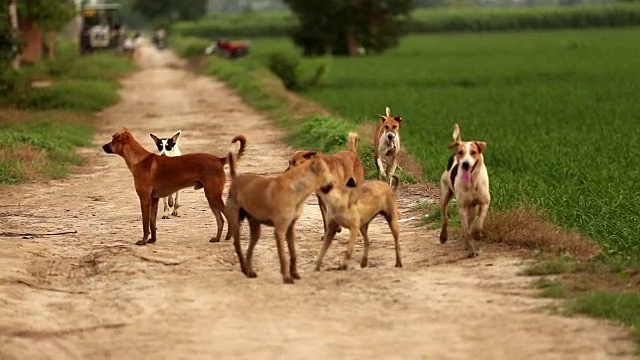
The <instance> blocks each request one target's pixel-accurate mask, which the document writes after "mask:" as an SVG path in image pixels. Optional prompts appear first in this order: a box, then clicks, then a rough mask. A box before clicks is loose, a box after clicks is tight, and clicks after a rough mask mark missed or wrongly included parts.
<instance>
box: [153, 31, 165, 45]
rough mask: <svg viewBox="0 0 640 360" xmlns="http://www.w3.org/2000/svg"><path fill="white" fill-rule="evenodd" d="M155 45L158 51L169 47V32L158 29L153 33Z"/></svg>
mask: <svg viewBox="0 0 640 360" xmlns="http://www.w3.org/2000/svg"><path fill="white" fill-rule="evenodd" d="M153 44H154V45H155V46H156V48H158V49H164V48H165V47H167V32H166V31H165V30H164V29H162V28H160V29H157V30H156V31H155V32H154V33H153Z"/></svg>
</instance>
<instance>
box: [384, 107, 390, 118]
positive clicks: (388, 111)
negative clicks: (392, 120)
mask: <svg viewBox="0 0 640 360" xmlns="http://www.w3.org/2000/svg"><path fill="white" fill-rule="evenodd" d="M385 112H386V114H387V117H390V116H391V109H389V107H388V106H387V108H386V109H385Z"/></svg>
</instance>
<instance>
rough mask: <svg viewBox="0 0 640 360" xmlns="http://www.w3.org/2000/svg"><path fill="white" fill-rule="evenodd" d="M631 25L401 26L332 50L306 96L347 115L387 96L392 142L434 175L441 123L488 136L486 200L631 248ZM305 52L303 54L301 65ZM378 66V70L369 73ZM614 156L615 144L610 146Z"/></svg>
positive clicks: (363, 118)
mask: <svg viewBox="0 0 640 360" xmlns="http://www.w3.org/2000/svg"><path fill="white" fill-rule="evenodd" d="M639 36H640V30H638V29H619V30H592V31H558V32H551V33H543V32H521V33H511V34H508V33H503V34H482V35H480V34H458V35H430V36H411V37H407V38H405V39H404V40H403V43H402V44H401V46H400V47H399V48H398V49H396V50H394V51H392V52H390V53H388V54H386V55H385V56H381V57H361V58H356V59H340V58H336V59H334V60H333V62H332V66H331V72H330V74H329V75H328V76H327V79H326V81H325V84H324V85H323V87H321V88H317V89H311V90H309V91H308V92H307V93H305V95H306V96H308V97H310V98H311V99H313V100H315V101H317V102H319V103H321V104H323V105H325V106H327V107H328V108H329V110H330V111H332V112H333V113H336V114H339V115H340V116H342V117H344V118H346V119H350V120H351V121H353V122H354V124H360V123H372V122H374V121H375V114H377V113H380V112H382V111H383V109H384V107H385V106H389V107H390V108H391V110H392V112H393V113H394V114H398V115H401V116H403V117H404V119H405V121H404V122H403V129H402V140H403V147H405V148H407V149H408V150H409V151H410V152H411V153H412V154H413V155H415V156H416V157H417V158H418V159H419V160H420V162H421V163H422V165H423V166H424V168H425V176H426V178H428V179H430V180H432V181H438V179H439V177H440V175H441V173H442V169H443V166H444V164H446V163H447V158H448V157H449V156H450V151H448V150H447V149H446V146H447V144H448V143H449V142H450V140H451V131H452V128H453V124H454V123H455V122H458V123H459V124H460V126H461V130H462V137H463V139H479V140H484V141H486V142H487V143H488V148H487V153H486V155H485V161H486V163H487V166H488V169H489V173H490V176H491V192H492V209H494V210H500V209H508V208H513V207H515V206H519V205H526V206H529V207H533V208H538V209H543V210H544V215H545V217H547V218H550V219H551V220H553V221H555V222H556V223H558V224H560V225H562V226H563V227H564V228H565V229H568V230H576V229H577V230H579V231H580V232H582V233H583V234H585V235H587V236H589V237H591V238H594V239H595V240H597V242H598V243H599V244H600V245H601V246H602V248H603V250H604V251H605V253H607V254H612V255H613V254H616V255H619V256H622V257H626V258H638V257H640V239H639V238H638V236H637V234H638V233H639V232H640V218H639V217H638V214H640V202H638V201H637V199H639V198H640V192H639V191H640V187H638V186H637V181H636V179H638V178H640V169H639V168H638V167H635V166H631V165H630V164H629V159H635V158H640V147H637V146H630V145H629V146H627V145H624V144H631V143H630V141H631V142H633V141H635V140H633V139H638V138H640V128H639V127H638V126H637V111H636V109H637V94H638V91H639V90H640V89H639V88H638V84H640V78H639V73H638V71H637V69H638V68H640V52H639V50H638V47H637V46H635V44H636V42H637V39H638V37H639ZM305 62H306V60H305V61H303V66H304V64H305ZM380 69H385V70H384V71H380ZM620 154H624V155H623V156H621V155H620Z"/></svg>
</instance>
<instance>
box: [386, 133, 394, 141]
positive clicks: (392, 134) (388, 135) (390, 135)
mask: <svg viewBox="0 0 640 360" xmlns="http://www.w3.org/2000/svg"><path fill="white" fill-rule="evenodd" d="M394 137H396V135H395V134H394V133H388V134H387V139H389V140H393V138H394Z"/></svg>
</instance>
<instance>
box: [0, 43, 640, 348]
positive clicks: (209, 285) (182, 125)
mask: <svg viewBox="0 0 640 360" xmlns="http://www.w3.org/2000/svg"><path fill="white" fill-rule="evenodd" d="M140 63H141V70H140V71H138V72H137V73H135V74H133V75H132V76H130V77H128V78H127V79H125V80H123V85H124V88H123V90H122V101H121V102H120V103H119V104H118V105H117V106H114V107H112V108H110V109H108V110H106V111H104V112H103V113H102V114H101V115H100V117H99V120H98V126H99V132H98V134H97V135H96V137H95V141H94V143H95V146H94V147H93V148H89V149H84V150H82V153H83V155H84V156H85V157H86V159H87V161H86V163H85V165H84V166H82V167H81V168H79V169H78V172H77V173H76V174H75V175H73V176H71V177H70V178H69V179H68V180H64V181H52V182H48V183H39V184H26V185H20V186H13V187H2V188H0V229H2V230H1V232H21V233H23V232H30V233H46V232H57V231H77V233H76V234H71V235H61V236H50V237H36V238H29V239H23V238H20V237H0V260H1V261H0V358H2V359H67V358H68V359H74V358H82V359H99V358H117V359H141V358H154V359H159V358H161V359H176V358H214V357H215V358H242V359H285V358H286V359H343V358H344V359H376V358H380V359H427V358H428V359H604V358H621V359H622V358H632V354H633V350H634V345H633V342H632V341H631V338H630V335H629V332H628V331H627V330H625V329H622V328H619V327H615V326H612V325H609V324H607V323H605V322H601V321H596V320H593V319H588V318H583V317H574V318H567V317H562V316H554V315H551V314H550V313H549V311H547V310H545V308H546V307H547V306H548V305H550V304H551V302H550V300H544V299H540V298H536V297H535V290H533V289H532V287H531V286H530V284H531V282H532V279H531V278H526V277H521V276H518V275H517V274H518V272H519V271H520V270H521V269H522V261H521V260H518V259H516V258H515V257H513V256H509V255H508V254H507V253H505V252H504V251H502V250H501V249H499V248H495V247H493V248H490V247H488V246H486V245H485V246H483V248H482V249H483V250H484V251H483V253H482V254H481V256H480V257H478V258H476V259H472V260H468V259H463V258H464V254H465V253H464V250H463V246H462V244H461V243H460V242H459V241H452V242H451V243H450V244H447V245H440V244H439V243H438V241H437V237H436V233H435V232H434V231H432V230H428V229H425V228H423V227H418V222H417V221H415V220H409V221H404V222H403V223H402V232H401V244H402V250H403V255H404V256H403V263H404V264H405V268H403V269H395V268H394V267H393V264H394V252H393V241H392V238H391V236H390V234H389V232H388V230H385V228H384V221H383V220H382V219H378V220H376V221H375V225H372V228H371V230H370V237H371V239H372V250H371V258H370V264H371V267H370V268H367V269H360V268H359V267H358V266H357V265H358V263H359V258H360V254H361V252H360V251H361V248H360V247H358V248H357V252H356V254H355V258H354V260H353V266H352V268H351V269H350V270H348V271H336V270H332V269H335V268H336V266H337V265H338V263H339V259H340V258H341V256H342V253H343V251H344V250H345V247H346V242H345V240H346V238H347V236H348V231H344V232H343V233H342V234H339V235H338V238H337V239H336V241H335V242H334V244H333V245H332V247H331V248H330V249H329V253H328V255H327V257H326V259H325V270H323V271H322V272H314V271H313V262H314V260H315V257H316V256H317V253H318V251H319V250H320V237H321V225H320V224H321V219H320V213H319V211H318V209H317V206H316V205H315V199H313V198H310V199H309V200H308V204H307V206H306V207H305V211H304V215H303V218H302V219H300V221H299V222H298V240H297V248H298V253H299V264H300V273H301V276H302V280H300V281H297V282H296V284H295V285H293V286H292V285H283V284H282V282H281V277H280V274H279V272H278V263H277V256H276V250H275V243H274V240H273V235H272V233H271V231H269V230H267V231H263V237H262V239H261V240H260V242H259V244H258V247H257V249H256V257H255V261H256V271H257V272H258V276H259V277H258V278H257V279H247V278H245V277H244V276H243V275H242V274H241V273H240V272H239V266H238V263H237V261H236V259H235V255H234V253H233V250H232V245H231V243H230V242H225V241H222V242H221V243H218V244H210V243H209V242H208V240H209V238H210V237H211V236H212V234H213V233H214V232H215V230H216V228H215V219H214V217H213V215H212V213H211V211H210V210H209V209H208V207H207V204H206V200H205V198H204V195H203V193H202V190H199V191H195V190H192V189H187V190H184V191H183V192H182V196H181V199H182V206H183V207H182V209H181V211H180V215H181V216H180V217H176V218H171V219H168V220H161V219H159V220H158V242H157V243H156V244H155V245H148V246H144V247H138V246H135V245H133V243H134V242H135V241H136V240H138V239H139V238H140V236H141V221H140V210H139V204H138V199H137V196H136V194H135V192H134V189H133V183H132V177H131V175H130V173H129V171H128V169H127V168H126V166H125V164H124V161H123V160H122V159H121V158H119V157H117V156H115V155H112V156H110V155H106V154H104V153H103V152H102V151H101V149H100V147H99V145H101V144H103V143H105V142H107V141H108V140H109V139H110V137H111V134H112V133H113V132H114V131H115V130H117V129H119V128H120V127H122V126H126V127H128V128H129V129H130V130H131V131H132V132H133V133H134V134H135V136H136V137H137V138H138V139H139V140H140V142H142V143H143V144H144V145H145V146H146V147H147V148H149V149H151V148H152V146H153V143H152V140H151V139H150V138H149V135H148V134H149V133H150V132H153V133H154V134H156V135H163V136H168V135H171V134H173V133H174V132H175V131H176V130H178V129H181V130H182V132H183V134H182V136H181V139H180V141H181V147H182V151H183V153H185V152H211V153H215V154H220V155H223V154H224V153H225V152H226V150H227V148H228V143H229V141H230V139H231V137H232V136H233V135H235V134H238V133H243V134H245V135H246V136H247V138H248V140H249V148H248V152H247V154H246V156H245V157H244V158H243V159H242V160H241V162H240V168H239V170H240V171H245V172H248V171H251V172H258V173H263V174H274V173H278V172H280V171H282V170H283V169H284V168H285V167H286V164H287V160H286V159H287V156H288V155H290V154H291V153H292V149H290V148H288V147H287V146H285V145H284V144H283V143H282V142H281V141H280V138H281V136H282V134H281V133H280V132H279V131H278V130H276V129H275V128H274V127H273V126H272V124H271V123H270V122H269V121H268V120H267V119H265V118H264V117H262V116H261V115H260V114H258V113H257V112H255V111H254V110H252V109H250V108H248V107H247V106H246V105H244V104H243V103H242V101H241V100H240V99H239V98H238V97H237V96H236V95H234V94H233V93H232V92H231V91H230V90H228V89H227V88H226V87H225V86H223V84H222V83H220V82H217V81H215V80H212V79H210V78H206V77H202V76H196V75H193V74H191V73H189V72H187V71H185V70H182V69H181V68H180V67H176V66H174V65H175V64H176V63H177V60H175V58H174V57H173V55H172V54H170V53H168V52H163V53H159V52H157V51H155V50H154V49H152V48H150V47H146V48H143V49H142V53H141V58H140ZM422 198H423V195H422V194H421V189H420V187H410V188H409V187H405V188H403V189H402V190H401V191H400V193H399V202H400V204H401V218H402V219H409V218H410V217H411V216H413V215H414V214H412V213H411V208H412V206H413V205H415V203H416V202H417V201H419V200H421V199H422ZM247 232H248V231H247V229H246V227H245V229H243V236H245V237H244V242H243V243H244V244H246V235H247ZM225 233H226V229H225ZM360 245H361V244H359V246H360Z"/></svg>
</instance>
